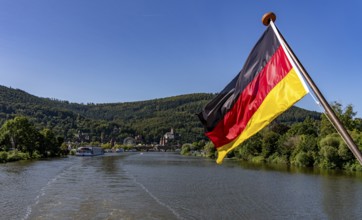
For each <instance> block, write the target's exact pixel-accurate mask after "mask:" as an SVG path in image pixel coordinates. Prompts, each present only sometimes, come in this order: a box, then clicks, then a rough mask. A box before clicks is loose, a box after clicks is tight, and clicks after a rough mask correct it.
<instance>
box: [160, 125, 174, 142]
mask: <svg viewBox="0 0 362 220" xmlns="http://www.w3.org/2000/svg"><path fill="white" fill-rule="evenodd" d="M174 139H175V133H174V131H173V128H171V130H170V131H169V132H166V133H165V134H164V135H163V136H162V137H161V139H160V145H161V146H165V145H166V144H167V143H168V142H170V141H171V140H174Z"/></svg>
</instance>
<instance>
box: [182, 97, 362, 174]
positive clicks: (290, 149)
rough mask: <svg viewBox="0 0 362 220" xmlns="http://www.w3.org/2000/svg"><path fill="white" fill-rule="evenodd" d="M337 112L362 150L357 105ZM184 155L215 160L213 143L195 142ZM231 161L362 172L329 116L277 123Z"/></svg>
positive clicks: (246, 144) (361, 125) (184, 148)
mask: <svg viewBox="0 0 362 220" xmlns="http://www.w3.org/2000/svg"><path fill="white" fill-rule="evenodd" d="M332 106H333V109H334V111H335V112H336V114H337V115H338V116H339V118H340V120H341V122H342V123H343V124H344V126H345V127H346V129H347V130H348V131H349V132H350V134H351V136H352V138H353V139H354V141H355V143H356V145H357V146H359V150H362V120H361V119H360V118H355V116H356V112H354V111H353V106H352V105H348V106H347V107H346V108H344V109H343V107H342V105H341V104H339V103H334V104H333V105H332ZM181 153H182V154H186V155H190V154H202V155H203V156H206V157H211V158H215V157H216V156H217V152H216V151H215V149H214V146H213V144H212V142H204V141H200V142H194V143H193V144H185V145H183V146H182V150H181ZM228 158H236V159H240V160H246V161H253V162H269V163H279V164H285V165H294V166H300V167H320V168H324V169H344V170H362V166H361V165H360V164H359V163H358V161H357V160H356V159H355V157H354V155H353V154H352V152H351V151H350V150H349V148H348V147H347V145H346V144H345V143H344V141H343V140H342V138H341V137H340V135H339V134H338V133H337V132H336V130H335V128H334V127H333V125H332V124H331V123H330V121H329V120H328V119H327V117H326V116H325V115H321V118H320V119H314V118H311V117H306V118H305V120H304V121H302V122H297V123H293V124H291V125H286V124H284V123H277V122H273V123H272V124H271V125H269V126H268V127H267V128H265V129H263V130H262V131H261V132H259V133H257V134H256V135H254V136H252V137H251V138H249V139H248V140H246V141H245V142H243V143H242V144H240V145H239V146H238V147H237V148H236V149H234V150H233V151H232V152H230V153H229V154H228Z"/></svg>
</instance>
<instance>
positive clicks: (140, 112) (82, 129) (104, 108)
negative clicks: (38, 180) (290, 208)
mask: <svg viewBox="0 0 362 220" xmlns="http://www.w3.org/2000/svg"><path fill="white" fill-rule="evenodd" d="M213 97H214V94H206V93H199V94H188V95H180V96H174V97H168V98H160V99H153V100H148V101H140V102H127V103H112V104H79V103H70V102H68V101H60V100H55V99H49V98H40V97H37V96H34V95H31V94H29V93H27V92H24V91H22V90H19V89H12V88H8V87H5V86H0V125H2V124H3V123H4V122H5V121H6V120H7V119H10V118H13V117H15V116H16V115H23V116H27V117H29V118H30V119H31V121H33V122H34V123H35V125H36V126H37V127H38V128H44V127H47V128H50V129H52V130H53V131H54V132H55V133H56V134H57V135H59V136H62V137H64V138H65V140H69V141H99V142H107V141H110V140H111V139H113V140H115V141H116V142H122V141H123V140H124V139H125V138H126V137H136V136H138V135H139V136H140V137H142V138H141V140H143V142H145V143H152V142H158V141H159V139H160V138H161V136H162V135H163V134H164V133H165V132H167V131H169V130H170V129H171V128H173V129H174V131H175V133H176V139H177V141H178V142H180V143H186V142H193V141H197V140H200V139H203V138H204V135H203V128H202V125H201V123H200V122H199V120H198V119H197V117H196V116H195V114H196V113H198V112H200V111H201V109H202V107H203V106H204V105H205V104H206V103H207V102H208V101H209V100H211V99H212V98H213ZM308 116H309V117H312V118H314V119H319V118H320V114H319V113H317V112H311V111H307V110H304V109H301V108H297V107H293V108H291V109H290V110H288V111H287V112H285V113H284V114H282V115H281V116H280V117H279V118H278V119H277V121H278V122H281V123H284V124H289V125H290V124H292V123H294V122H298V121H303V120H304V119H305V118H306V117H308Z"/></svg>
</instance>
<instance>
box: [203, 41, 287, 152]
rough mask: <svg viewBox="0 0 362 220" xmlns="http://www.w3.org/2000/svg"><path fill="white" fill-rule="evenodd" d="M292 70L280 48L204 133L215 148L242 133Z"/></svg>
mask: <svg viewBox="0 0 362 220" xmlns="http://www.w3.org/2000/svg"><path fill="white" fill-rule="evenodd" d="M292 68H293V67H292V65H291V64H290V62H289V60H288V58H287V56H286V55H285V53H284V50H283V48H282V47H281V46H280V47H279V48H278V50H277V51H276V52H275V53H274V55H273V56H272V57H271V59H270V60H269V62H268V63H267V65H266V66H265V67H264V68H263V69H262V70H261V71H260V73H259V74H258V76H257V77H256V78H254V79H253V81H252V82H250V83H249V85H248V86H247V87H246V88H245V89H244V90H243V91H242V93H241V94H240V96H239V98H238V100H237V101H236V103H235V104H234V105H233V107H232V108H231V109H230V111H228V112H227V113H226V115H225V116H224V118H223V119H222V120H220V121H219V122H218V124H217V125H216V127H215V128H214V129H213V130H212V131H210V132H207V133H206V136H208V137H209V139H210V140H211V141H212V142H213V143H214V145H215V147H216V148H218V147H221V146H223V145H225V144H228V143H230V142H231V141H233V140H234V139H235V138H237V137H238V136H239V135H240V134H241V133H242V132H243V130H244V129H245V126H246V125H247V124H248V121H249V120H250V118H251V117H252V116H253V114H254V113H255V112H256V111H257V110H258V108H259V106H260V105H261V103H262V102H263V101H264V98H265V97H266V96H267V95H268V93H269V92H270V91H271V90H272V89H273V88H274V86H276V85H277V84H278V83H279V82H280V81H281V80H282V79H283V78H284V77H285V76H286V75H287V74H288V73H289V71H290V70H291V69H292Z"/></svg>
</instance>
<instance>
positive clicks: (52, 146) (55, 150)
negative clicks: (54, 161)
mask: <svg viewBox="0 0 362 220" xmlns="http://www.w3.org/2000/svg"><path fill="white" fill-rule="evenodd" d="M40 134H41V141H40V143H39V148H38V149H39V153H40V154H42V155H43V157H47V156H51V157H53V156H56V155H58V154H59V152H60V146H61V144H62V143H60V142H59V141H62V140H61V139H60V140H59V141H58V139H57V138H56V137H55V134H54V133H53V131H52V130H50V129H48V128H44V129H43V130H42V131H41V132H40Z"/></svg>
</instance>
